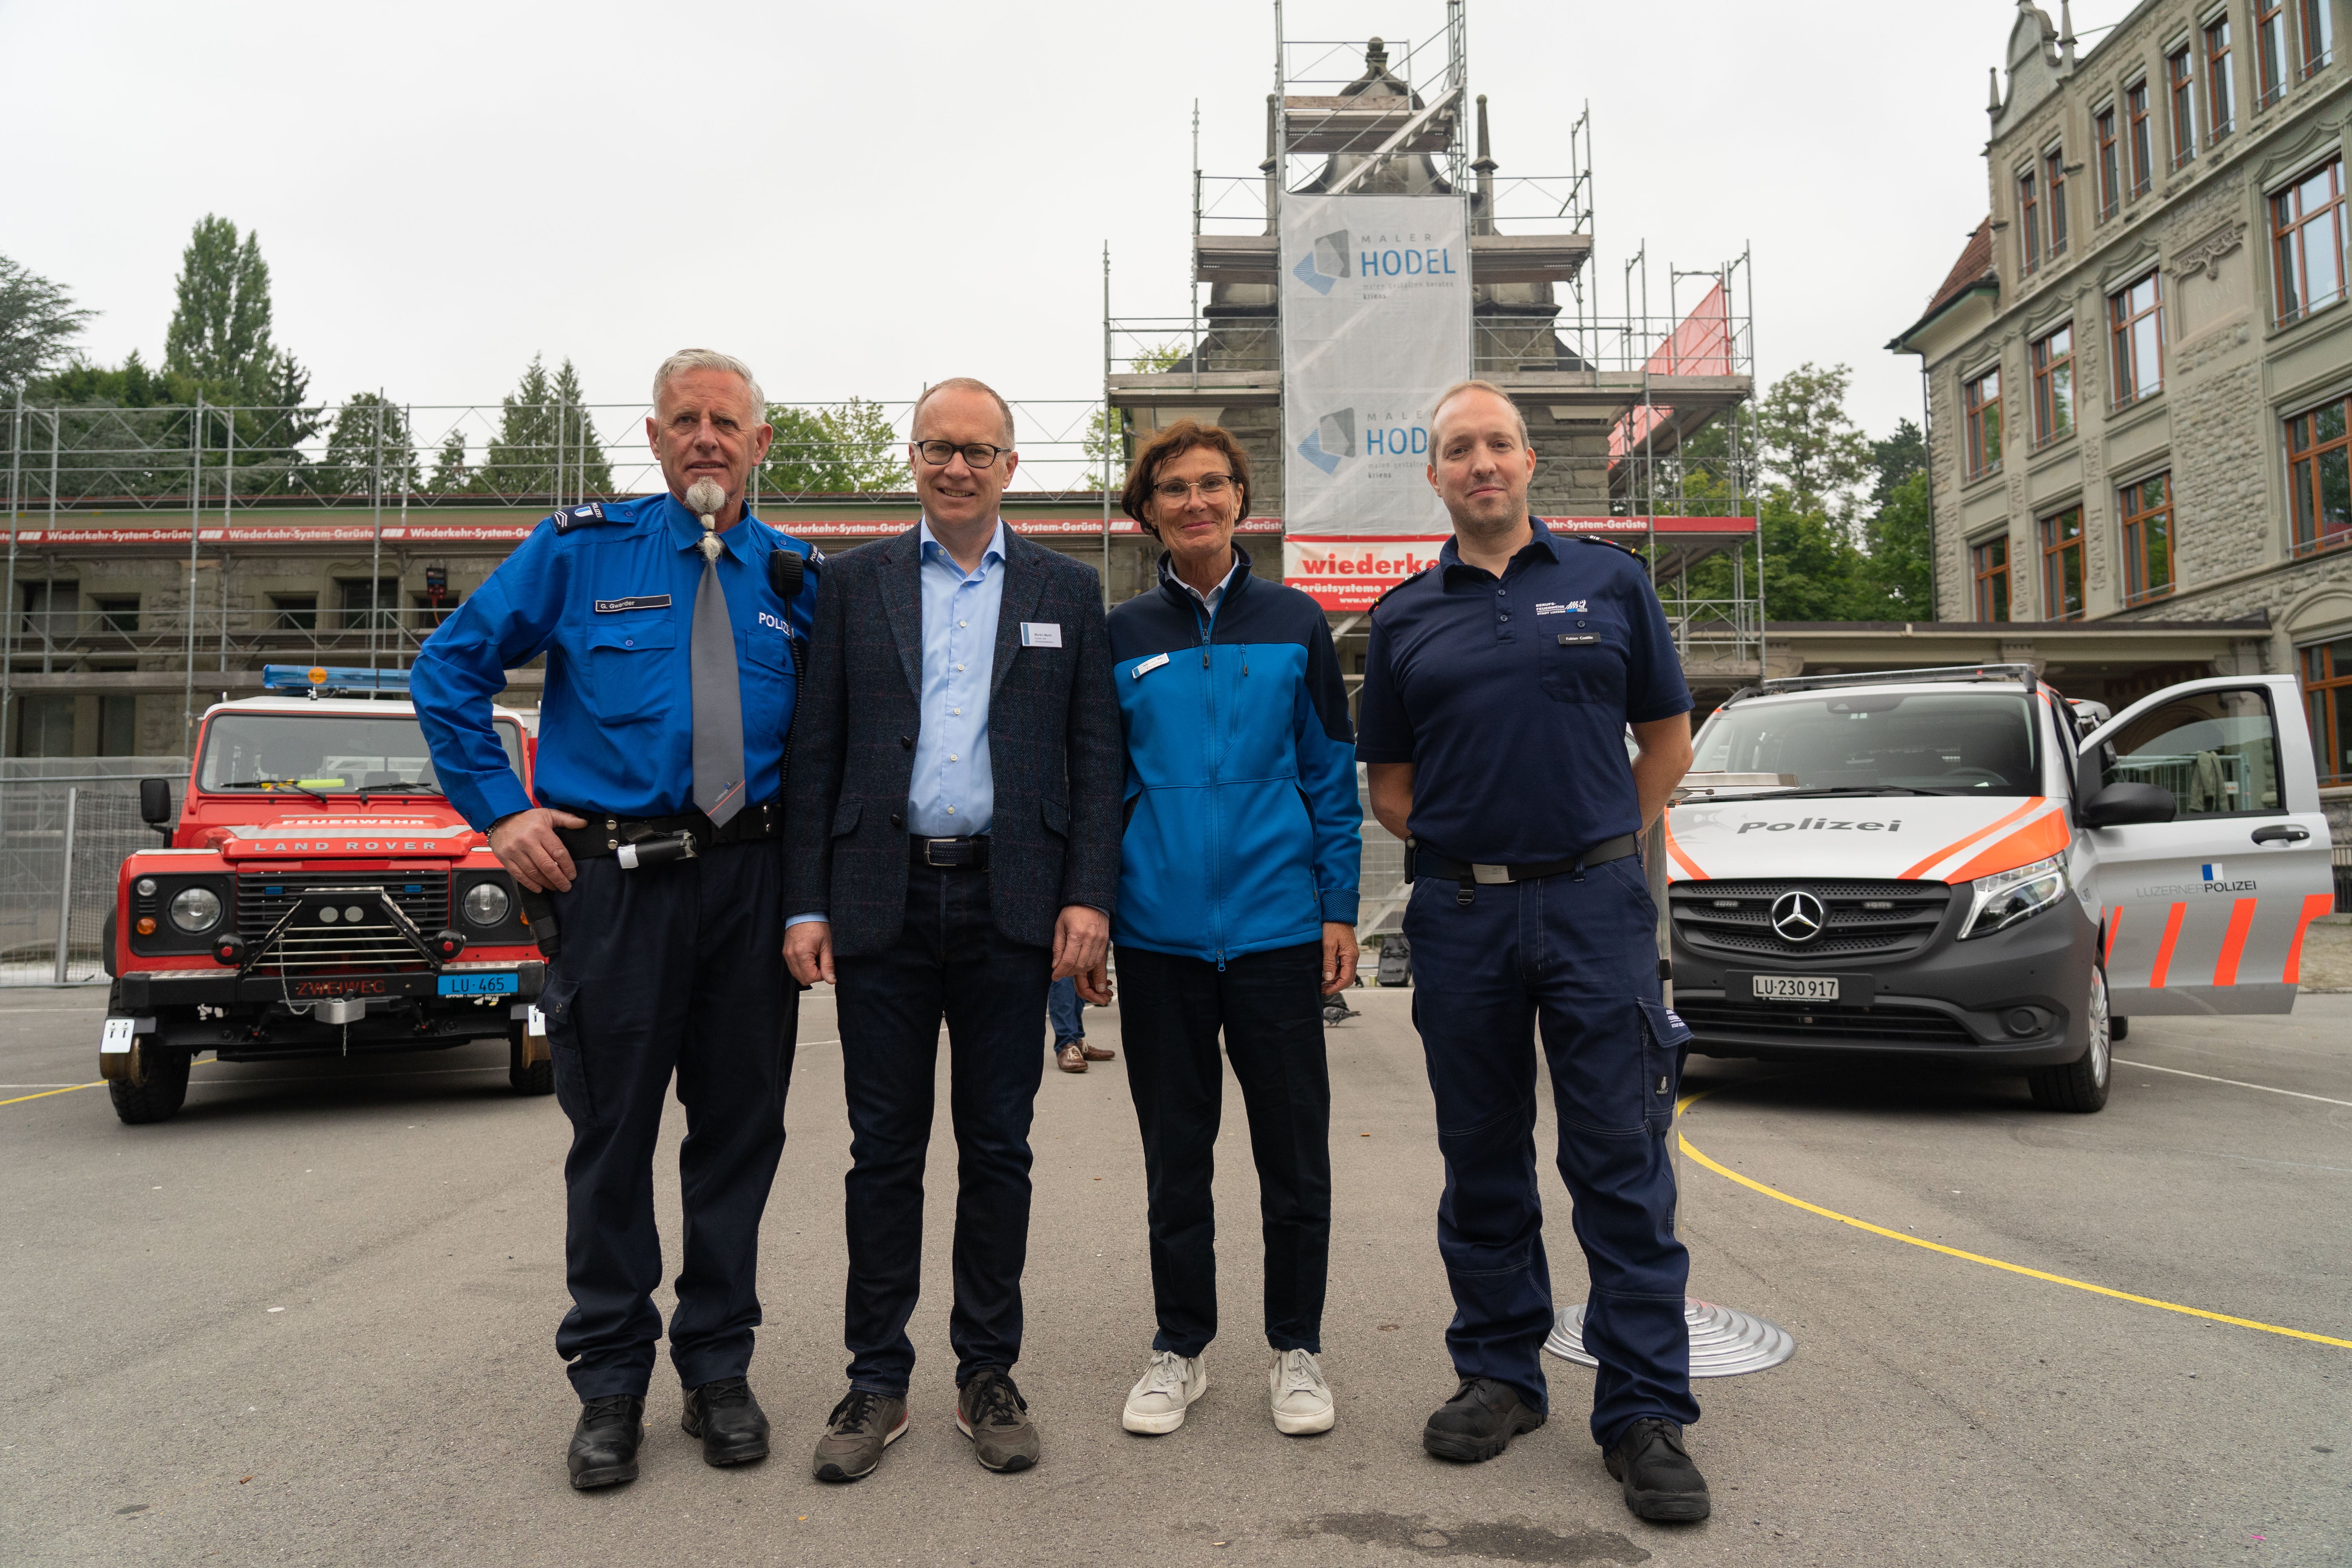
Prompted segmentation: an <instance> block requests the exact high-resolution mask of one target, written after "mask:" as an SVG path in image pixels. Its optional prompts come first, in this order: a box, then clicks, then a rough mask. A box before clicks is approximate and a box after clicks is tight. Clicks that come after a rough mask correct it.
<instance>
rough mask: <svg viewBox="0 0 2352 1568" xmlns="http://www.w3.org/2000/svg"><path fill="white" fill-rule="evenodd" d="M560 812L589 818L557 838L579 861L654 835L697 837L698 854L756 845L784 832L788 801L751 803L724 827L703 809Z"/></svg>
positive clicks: (571, 808)
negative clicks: (643, 812)
mask: <svg viewBox="0 0 2352 1568" xmlns="http://www.w3.org/2000/svg"><path fill="white" fill-rule="evenodd" d="M555 809H556V810H558V811H568V812H570V813H571V814H572V816H584V817H586V818H587V819H588V826H585V827H558V828H557V829H556V830H555V836H556V837H558V838H560V839H562V841H563V847H564V848H565V849H567V850H569V851H570V852H571V855H572V858H573V859H574V860H593V859H594V858H597V857H598V856H600V855H617V854H618V853H620V850H621V847H622V846H623V845H636V844H645V843H648V842H651V841H653V840H655V839H664V838H677V837H687V838H691V839H692V840H693V841H694V847H695V851H696V853H698V854H699V853H700V852H701V851H703V850H705V849H709V848H714V847H717V846H719V845H721V844H751V843H757V842H758V841H760V840H761V839H763V838H773V837H777V836H778V835H780V834H782V832H783V830H784V802H783V798H782V796H781V795H780V796H778V797H777V798H776V799H774V800H770V801H763V802H761V804H760V805H747V806H745V807H744V808H743V809H742V810H740V811H739V812H737V813H736V814H735V815H734V816H731V817H729V818H728V819H727V826H724V827H713V826H711V825H710V818H709V817H708V816H704V815H703V814H702V811H701V809H700V808H699V807H698V808H696V809H695V810H693V811H688V812H682V813H680V814H679V815H678V816H610V815H608V814H607V813H604V812H601V811H583V810H582V809H580V808H579V807H577V806H570V805H560V806H557V807H556V808H555Z"/></svg>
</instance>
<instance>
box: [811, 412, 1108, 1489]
mask: <svg viewBox="0 0 2352 1568" xmlns="http://www.w3.org/2000/svg"><path fill="white" fill-rule="evenodd" d="M913 436H914V439H913V440H912V441H911V442H909V443H908V460H909V461H910V462H911V464H912V466H913V468H914V475H915V490H916V493H917V494H918V495H919V497H920V498H921V499H922V503H923V518H922V521H921V522H920V523H919V524H918V525H917V526H916V527H914V528H911V529H909V530H908V531H906V532H905V533H902V534H900V535H898V537H897V538H896V539H887V540H881V541H877V542H875V543H872V544H868V545H865V546H863V547H862V548H859V549H856V550H853V551H850V552H847V553H845V554H843V555H840V556H837V557H835V559H834V560H832V561H831V562H829V563H826V566H825V571H824V576H823V578H822V580H821V585H820V586H819V588H818V592H817V602H816V622H815V626H814V631H813V632H812V634H811V638H810V647H809V668H808V671H807V673H806V675H805V676H804V677H803V687H802V694H801V707H800V711H799V714H798V717H797V719H796V721H795V724H794V728H793V757H792V759H791V763H790V767H789V772H788V776H787V780H786V784H785V809H784V821H785V829H784V834H785V873H784V888H785V900H784V902H785V909H786V910H787V911H788V917H789V921H790V924H789V926H788V929H787V930H786V931H785V934H784V959H785V963H787V964H788V965H789V966H790V967H791V969H792V972H793V977H794V978H795V979H797V980H799V981H801V982H802V983H803V984H815V983H817V982H818V981H820V980H823V981H828V982H831V983H833V984H834V985H835V988H836V990H835V997H836V1001H837V1005H838V1009H839V1016H840V1021H841V1050H842V1064H843V1072H842V1076H843V1079H844V1081H845V1087H846V1089H847V1094H848V1101H849V1126H850V1133H851V1138H850V1162H851V1168H850V1172H849V1177H848V1182H847V1188H848V1230H849V1293H848V1301H847V1305H846V1310H845V1313H844V1328H845V1338H846V1340H847V1341H848V1346H849V1354H850V1361H849V1393H848V1394H847V1395H846V1396H845V1397H844V1398H843V1399H842V1401H841V1403H840V1404H838V1405H835V1407H834V1410H833V1414H832V1415H831V1416H830V1417H829V1418H828V1420H827V1424H826V1429H825V1434H824V1437H823V1438H821V1439H820V1440H819V1441H818V1444H817V1449H816V1458H815V1462H814V1469H815V1473H816V1477H817V1479H819V1480H827V1481H850V1480H856V1479H858V1478H859V1477H861V1476H864V1475H866V1474H867V1473H868V1472H870V1471H871V1470H873V1468H875V1467H876V1466H877V1465H878V1464H879V1463H880V1462H881V1459H882V1451H883V1449H884V1448H886V1447H887V1446H888V1445H889V1444H890V1443H891V1441H892V1440H893V1439H895V1438H896V1437H898V1435H899V1434H900V1433H902V1432H904V1431H905V1430H906V1429H907V1384H908V1375H909V1373H911V1372H912V1371H913V1369H914V1364H915V1347H914V1345H913V1344H912V1343H911V1342H909V1341H908V1338H907V1321H908V1318H909V1316H910V1315H912V1313H913V1312H914V1310H915V1299H916V1295H917V1292H918V1289H919V1286H920V1283H921V1272H922V1226H923V1185H922V1184H923V1156H924V1152H925V1151H926V1149H927V1148H928V1147H929V1142H930V1134H931V1101H932V1092H931V1086H932V1081H933V1075H934V1072H935V1069H936V1060H937V1056H938V1050H939V1033H940V1019H941V1017H942V1016H944V1017H945V1019H946V1021H947V1026H948V1040H949V1051H950V1084H951V1089H950V1108H951V1110H952V1113H953V1115H954V1118H955V1131H956V1144H957V1148H958V1151H959V1160H958V1172H957V1173H958V1178H959V1181H958V1190H957V1194H956V1218H955V1254H954V1255H955V1304H954V1308H953V1310H952V1311H951V1312H950V1316H949V1319H948V1338H949V1342H950V1343H951V1344H952V1345H953V1346H954V1349H955V1352H956V1360H957V1365H956V1385H957V1390H958V1393H957V1399H956V1425H957V1426H958V1427H959V1428H960V1429H961V1430H962V1432H963V1433H964V1435H965V1436H969V1437H971V1439H972V1441H973V1446H974V1451H975V1453H976V1455H977V1457H978V1458H979V1459H980V1462H981V1463H982V1465H984V1466H986V1467H987V1468H990V1469H992V1470H1025V1469H1027V1468H1029V1467H1031V1466H1032V1465H1034V1464H1035V1463H1036V1462H1037V1457H1038V1450H1039V1445H1038V1438H1037V1429H1036V1426H1035V1425H1034V1423H1033V1422H1032V1421H1031V1420H1030V1418H1029V1415H1028V1405H1027V1403H1026V1402H1025V1401H1024V1399H1023V1398H1022V1397H1021V1394H1020V1391H1019V1390H1018V1389H1017V1388H1016V1387H1014V1385H1013V1377H1012V1371H1013V1363H1014V1362H1015V1361H1017V1360H1018V1359H1019V1358H1020V1353H1021V1270H1022V1265H1023V1263H1024V1259H1025V1258H1026V1256H1027V1252H1028V1245H1029V1121H1030V1114H1031V1111H1032V1110H1033V1108H1034V1103H1035V1100H1036V1095H1037V1085H1038V1080H1039V1079H1040V1077H1041V1076H1042V1073H1043V1069H1044V1066H1045V1053H1044V1050H1043V1049H1042V1036H1041V1031H1042V1028H1043V1021H1044V1018H1045V990H1046V987H1047V985H1048V984H1050V983H1051V982H1052V981H1053V980H1055V979H1057V978H1060V977H1062V976H1064V975H1075V976H1076V979H1077V984H1078V990H1079V993H1080V994H1083V995H1084V996H1086V997H1087V1000H1089V1001H1092V1002H1097V1003H1104V1002H1108V1001H1109V1000H1110V994H1109V988H1108V976H1107V974H1106V973H1105V964H1106V959H1107V956H1108V944H1109V933H1110V911H1111V905H1112V900H1113V899H1114V897H1115V896H1116V892H1117V889H1118V812H1119V796H1120V793H1121V788H1122V785H1123V784H1124V782H1125V769H1126V763H1125V760H1124V758H1125V752H1124V751H1123V749H1122V745H1121V742H1120V738H1119V722H1118V705H1117V702H1116V700H1115V699H1114V698H1113V696H1112V692H1111V688H1110V642H1109V634H1108V629H1107V626H1106V622H1105V619H1104V616H1103V607H1102V591H1101V588H1100V586H1099V584H1098V581H1097V577H1096V575H1095V574H1094V572H1093V571H1092V570H1091V569H1090V568H1088V567H1087V566H1084V565H1081V564H1080V563H1077V562H1076V561H1074V560H1072V559H1070V558H1069V557H1067V556H1066V555H1062V554H1059V553H1057V552H1054V551H1051V550H1048V549H1045V547H1044V546H1042V545H1037V544H1032V543H1030V542H1028V541H1026V540H1024V539H1022V538H1021V537H1020V536H1019V535H1017V534H1015V533H1013V531H1011V530H1009V529H1007V528H1006V527H1005V526H1004V524H1003V520H1002V519H1001V518H1000V517H999V516H998V514H997V502H998V500H999V498H1000V497H1001V496H1003V493H1004V486H1005V483H1006V481H1007V480H1009V479H1011V478H1012V477H1013V468H1014V467H1015V466H1016V465H1017V464H1018V462H1019V460H1020V459H1019V457H1018V455H1017V454H1016V453H1015V452H1014V451H1013V416H1012V411H1011V410H1010V409H1008V408H1007V407H1006V406H1005V404H1004V400H1003V398H1001V397H999V396H998V395H996V394H995V393H994V392H992V391H991V390H990V389H989V388H988V387H987V386H985V385H983V384H981V383H980V382H977V381H971V380H969V379H964V378H958V379H956V380H952V381H943V382H940V384H937V385H935V386H933V387H931V388H930V389H929V391H928V392H926V393H925V394H924V395H923V398H922V400H921V401H920V402H919V403H918V404H917V405H916V406H915V417H914V426H913Z"/></svg>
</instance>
